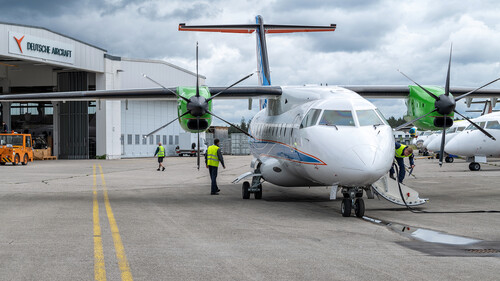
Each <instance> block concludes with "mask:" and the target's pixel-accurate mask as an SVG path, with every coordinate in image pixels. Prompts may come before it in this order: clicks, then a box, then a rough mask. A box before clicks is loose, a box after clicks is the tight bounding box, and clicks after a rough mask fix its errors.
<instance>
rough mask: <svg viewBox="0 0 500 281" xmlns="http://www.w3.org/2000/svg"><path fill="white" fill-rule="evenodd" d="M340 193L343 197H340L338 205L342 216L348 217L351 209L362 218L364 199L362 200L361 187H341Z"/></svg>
mask: <svg viewBox="0 0 500 281" xmlns="http://www.w3.org/2000/svg"><path fill="white" fill-rule="evenodd" d="M342 194H343V195H344V199H342V204H341V206H340V212H341V213H342V216H343V217H350V216H351V212H352V209H354V213H355V214H356V217H358V218H362V217H363V216H364V215H365V201H363V198H361V197H363V189H361V188H352V187H351V188H345V187H344V188H343V189H342Z"/></svg>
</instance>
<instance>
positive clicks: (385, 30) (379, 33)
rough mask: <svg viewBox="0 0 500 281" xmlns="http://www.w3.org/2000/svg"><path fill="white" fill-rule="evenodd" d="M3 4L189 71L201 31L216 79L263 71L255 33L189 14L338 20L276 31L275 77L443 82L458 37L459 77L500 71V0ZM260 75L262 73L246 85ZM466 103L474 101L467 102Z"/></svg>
mask: <svg viewBox="0 0 500 281" xmlns="http://www.w3.org/2000/svg"><path fill="white" fill-rule="evenodd" d="M0 6H1V7H2V15H1V16H0V21H3V22H10V23H19V24H27V25H35V26H40V27H45V28H48V29H50V30H53V31H56V32H59V33H62V34H65V35H68V36H71V37H74V38H77V39H79V40H82V41H84V42H87V43H90V44H93V45H96V46H98V47H101V48H103V49H106V50H107V51H108V53H109V54H112V55H116V56H121V57H127V58H144V59H161V60H165V61H168V62H170V63H174V64H176V65H179V66H181V67H184V68H186V69H188V70H191V71H195V42H196V41H198V42H199V46H200V47H199V48H200V53H199V56H200V64H199V69H200V73H201V74H202V75H205V76H206V77H207V79H206V82H207V84H208V85H210V86H227V85H230V84H231V83H233V82H234V81H237V80H239V79H240V78H241V77H243V76H245V75H247V74H249V73H251V72H254V71H256V56H255V35H253V34H252V35H248V34H246V35H243V34H222V33H205V32H179V31H177V28H178V24H179V23H181V22H184V23H186V24H188V25H195V24H245V23H254V22H255V16H256V15H262V16H263V18H264V22H265V23H269V24H307V25H329V24H330V23H335V24H337V30H336V31H335V32H324V33H304V34H300V33H297V34H282V35H280V34H272V35H268V36H267V46H268V52H269V61H270V66H271V79H272V84H274V85H302V84H320V83H328V84H329V85H347V84H351V85H361V84H363V85H407V84H408V83H409V82H408V80H406V78H404V77H403V76H402V75H401V74H400V73H398V72H397V69H400V70H402V71H403V72H405V73H406V74H407V75H409V76H410V77H412V78H413V79H414V80H416V81H418V82H419V83H420V84H423V85H439V86H443V85H444V82H445V75H446V67H447V63H448V56H449V50H450V45H451V44H452V43H453V58H452V70H451V85H452V86H470V87H475V86H480V85H482V84H485V83H487V82H489V81H490V80H493V79H495V78H497V77H500V21H499V20H498V19H499V18H498V15H499V14H500V5H499V4H498V1H493V0H491V1H486V0H482V1H481V0H480V1H463V0H462V1H454V0H452V1H435V0H432V1H431V0H422V1H397V0H380V1H360V0H351V1H345V0H344V1H340V0H306V1H300V0H270V1H265V3H264V1H241V0H240V1H234V0H231V1H173V0H150V1H140V0H123V1H120V0H104V1H97V0H80V1H69V0H51V1H37V0H26V1H24V0H19V1H4V0H0ZM257 84H258V80H257V77H256V75H254V76H253V77H252V78H250V79H248V80H247V81H245V82H244V83H243V84H242V85H257ZM493 88H500V82H499V83H497V84H494V85H493ZM374 103H375V104H376V105H377V106H379V107H380V109H381V110H382V112H383V113H384V115H385V116H386V117H390V116H395V117H401V116H403V114H404V113H405V112H406V108H405V105H404V102H403V101H402V100H378V101H374ZM254 104H255V103H254ZM478 107H480V108H481V106H478ZM497 108H498V106H497ZM458 109H459V110H460V111H462V112H464V111H465V110H466V109H465V106H464V105H463V104H459V108H458ZM215 112H217V113H218V114H220V115H221V116H222V117H223V118H227V119H228V120H230V121H232V122H235V123H239V120H241V118H242V117H245V119H247V120H248V118H250V117H251V116H252V115H253V114H255V112H256V106H254V110H253V111H248V110H247V103H246V102H244V101H237V102H234V101H217V102H216V103H215ZM467 115H469V116H475V115H474V114H473V113H469V114H467ZM215 124H217V122H216V123H215Z"/></svg>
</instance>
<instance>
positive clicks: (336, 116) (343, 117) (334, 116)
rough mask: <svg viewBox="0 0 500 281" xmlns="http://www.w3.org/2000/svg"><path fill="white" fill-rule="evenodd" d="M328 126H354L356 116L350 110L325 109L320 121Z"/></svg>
mask: <svg viewBox="0 0 500 281" xmlns="http://www.w3.org/2000/svg"><path fill="white" fill-rule="evenodd" d="M319 124H320V125H326V126H354V125H355V124H354V118H353V117H352V112H351V111H350V110H325V111H323V115H322V116H321V120H320V121H319Z"/></svg>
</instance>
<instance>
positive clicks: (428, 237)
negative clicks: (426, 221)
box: [363, 216, 482, 245]
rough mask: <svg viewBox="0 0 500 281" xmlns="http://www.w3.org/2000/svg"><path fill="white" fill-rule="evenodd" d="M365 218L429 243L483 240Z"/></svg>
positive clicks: (465, 242) (459, 242)
mask: <svg viewBox="0 0 500 281" xmlns="http://www.w3.org/2000/svg"><path fill="white" fill-rule="evenodd" d="M363 219H364V220H367V221H369V222H373V223H377V224H382V225H385V226H387V227H389V228H391V229H392V230H394V231H395V232H397V233H400V234H402V235H404V236H406V237H410V238H413V239H417V240H420V241H424V242H429V243H440V244H448V245H469V244H474V243H479V242H481V241H482V240H478V239H472V238H467V237H462V236H457V235H451V234H446V233H443V232H439V231H434V230H429V229H424V228H417V227H412V226H405V225H401V224H396V223H391V222H384V221H381V220H378V219H374V218H370V217H366V216H365V217H363Z"/></svg>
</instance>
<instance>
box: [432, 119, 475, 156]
mask: <svg viewBox="0 0 500 281" xmlns="http://www.w3.org/2000/svg"><path fill="white" fill-rule="evenodd" d="M472 121H474V122H476V120H475V119H472ZM467 123H468V122H466V121H465V120H460V121H455V122H453V125H452V126H451V127H449V128H448V129H447V130H446V142H445V146H444V147H445V148H444V151H445V155H446V156H445V162H446V163H452V162H453V157H451V156H449V154H448V152H447V151H446V144H447V143H448V142H449V141H450V140H452V139H453V138H454V137H455V136H456V135H457V134H459V133H460V132H462V131H463V130H465V128H466V127H467V126H468V125H469V124H467ZM476 123H477V122H476ZM438 136H439V133H437V136H436V137H435V138H433V139H432V140H431V141H430V142H429V144H427V146H426V148H427V149H428V150H430V151H432V152H434V153H441V151H440V150H439V149H440V144H441V143H440V142H441V139H440V138H439V137H438ZM424 143H425V142H424ZM438 158H439V157H438Z"/></svg>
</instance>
